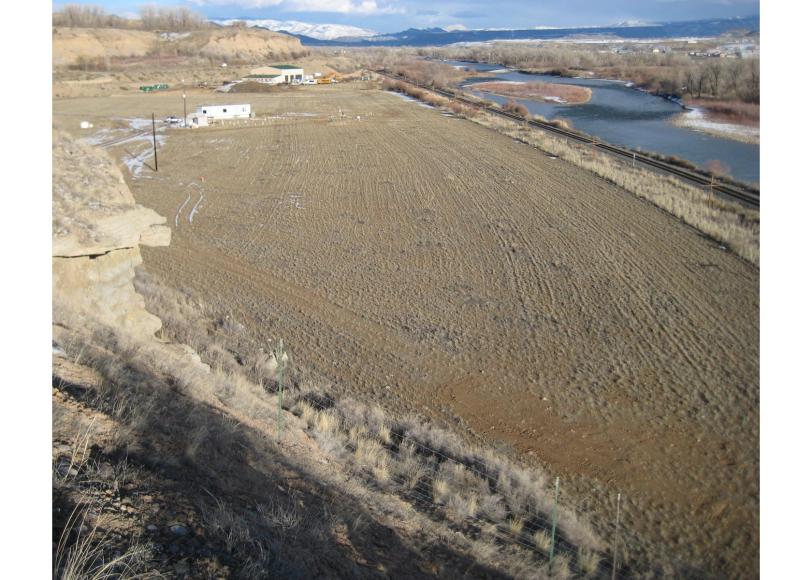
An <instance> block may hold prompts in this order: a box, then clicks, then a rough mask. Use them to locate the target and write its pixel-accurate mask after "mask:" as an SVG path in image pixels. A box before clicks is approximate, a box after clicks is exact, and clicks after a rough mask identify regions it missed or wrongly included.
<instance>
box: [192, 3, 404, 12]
mask: <svg viewBox="0 0 812 580" xmlns="http://www.w3.org/2000/svg"><path fill="white" fill-rule="evenodd" d="M192 1H193V2H194V3H195V4H197V5H199V6H239V7H240V8H254V9H256V8H270V7H274V6H278V7H279V8H281V9H282V10H284V11H285V12H334V13H339V14H398V13H401V12H403V10H402V9H400V8H397V7H395V6H393V5H392V4H390V3H388V2H383V3H379V2H378V0H192Z"/></svg>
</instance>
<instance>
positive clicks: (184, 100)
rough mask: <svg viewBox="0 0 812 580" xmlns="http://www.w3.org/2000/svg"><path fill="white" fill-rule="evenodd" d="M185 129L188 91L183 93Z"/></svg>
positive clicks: (184, 126)
mask: <svg viewBox="0 0 812 580" xmlns="http://www.w3.org/2000/svg"><path fill="white" fill-rule="evenodd" d="M183 128H184V129H185V128H186V91H183Z"/></svg>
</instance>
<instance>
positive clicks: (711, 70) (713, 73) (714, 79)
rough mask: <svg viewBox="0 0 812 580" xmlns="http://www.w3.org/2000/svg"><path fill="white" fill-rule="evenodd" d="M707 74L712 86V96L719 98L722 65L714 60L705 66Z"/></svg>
mask: <svg viewBox="0 0 812 580" xmlns="http://www.w3.org/2000/svg"><path fill="white" fill-rule="evenodd" d="M705 74H706V77H707V79H708V84H709V85H710V91H711V94H712V95H713V96H714V97H718V96H719V79H721V77H722V64H721V63H720V62H719V61H718V60H712V61H710V62H708V64H706V65H705Z"/></svg>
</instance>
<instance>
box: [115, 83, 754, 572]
mask: <svg viewBox="0 0 812 580" xmlns="http://www.w3.org/2000/svg"><path fill="white" fill-rule="evenodd" d="M342 91H343V92H342ZM293 101H295V102H290V99H288V98H287V97H285V98H284V99H278V98H276V97H265V96H263V97H262V98H261V99H259V98H258V103H259V104H258V105H257V107H256V108H257V110H258V111H259V110H262V107H267V109H265V110H266V111H268V112H271V113H273V112H285V111H293V110H295V111H299V112H311V111H313V112H316V113H319V114H320V115H321V117H320V118H319V119H315V118H290V119H284V120H281V119H280V120H278V122H276V121H275V122H274V123H273V124H269V125H267V126H263V127H259V128H251V129H244V128H240V129H228V130H223V129H216V130H213V131H211V132H207V131H201V132H195V133H194V134H192V132H185V133H184V134H182V135H178V136H177V138H176V137H175V136H174V135H173V136H172V138H170V139H169V140H168V142H167V144H166V146H165V148H164V150H163V155H164V159H163V160H162V172H161V173H159V174H156V175H155V176H152V177H151V179H150V180H142V181H139V180H132V179H130V181H131V183H132V185H133V189H134V193H135V195H136V198H137V199H138V201H139V202H141V203H143V204H144V205H147V206H149V207H153V208H154V209H156V210H157V211H159V212H161V213H164V214H166V215H170V216H171V215H172V214H173V213H175V214H176V215H178V214H177V213H176V212H177V211H178V207H179V206H180V205H181V203H182V202H183V197H181V199H178V197H179V195H178V191H179V188H178V186H177V180H178V179H181V178H182V180H183V181H185V182H194V181H195V180H197V179H199V177H200V173H202V174H203V175H204V176H205V180H206V181H205V185H206V198H205V201H204V202H203V205H204V207H205V210H204V211H203V212H198V213H197V216H196V217H195V220H194V227H192V228H189V227H186V228H179V229H178V231H177V232H176V235H175V236H174V237H173V243H172V245H171V246H170V247H169V248H166V249H164V248H162V249H160V250H155V249H146V250H145V251H144V256H145V263H146V265H147V268H148V269H150V270H152V271H153V272H156V273H157V274H156V275H158V274H159V275H160V277H161V278H163V279H165V280H167V281H168V282H170V283H172V284H173V285H176V286H190V287H193V288H194V289H195V291H196V292H197V293H199V294H200V295H201V296H202V298H203V299H204V300H205V301H206V302H209V303H212V304H219V305H222V307H224V308H227V309H229V310H231V311H233V312H235V313H236V314H237V315H238V316H240V317H241V320H243V321H244V322H245V324H246V326H247V327H248V329H249V335H250V337H251V341H252V344H254V345H256V346H257V347H258V346H260V345H265V346H267V344H266V339H267V338H269V337H271V336H278V335H281V336H284V337H285V339H286V342H288V343H289V344H290V345H291V346H292V348H294V354H295V359H296V360H297V361H298V364H302V365H304V366H306V370H307V372H308V373H310V374H308V375H307V376H308V377H314V378H318V380H319V381H320V380H322V379H327V380H329V381H331V382H335V383H336V388H338V389H341V390H344V391H350V392H354V393H356V394H359V393H360V394H364V395H365V396H370V397H373V398H375V399H376V400H378V401H379V402H381V403H383V404H384V405H385V406H388V407H390V408H393V409H397V410H398V411H402V410H406V409H412V410H418V411H420V412H423V413H426V414H430V415H432V416H434V417H442V418H448V417H450V416H451V415H450V413H452V412H453V413H455V414H456V415H459V416H460V417H462V418H463V419H465V420H466V421H467V423H468V425H469V426H470V428H471V429H473V430H474V431H476V432H478V433H480V434H482V435H483V436H485V437H486V438H489V439H493V440H498V441H506V442H509V443H511V444H513V445H515V446H516V447H517V448H519V449H522V450H533V451H534V452H535V453H536V454H537V455H536V456H537V457H539V458H541V460H543V461H544V462H547V463H549V464H550V465H552V466H553V467H554V469H555V471H556V472H557V473H558V472H560V473H562V474H565V475H567V474H571V475H572V477H573V478H575V479H573V482H575V481H577V480H578V478H580V477H583V478H586V481H589V482H595V484H596V485H598V484H599V485H607V486H622V488H623V490H624V491H625V492H627V493H628V494H630V495H632V496H634V497H635V498H636V502H637V503H636V504H635V506H629V507H628V510H629V513H628V516H629V521H634V522H635V524H634V525H635V526H636V528H635V529H636V531H635V533H636V534H638V536H637V537H639V538H640V540H639V543H638V544H636V545H638V546H642V547H640V548H639V549H640V550H644V551H645V550H654V549H655V548H654V547H653V546H655V545H660V546H665V548H664V549H663V551H664V552H669V553H670V554H677V555H678V556H679V557H681V558H683V559H685V561H690V562H704V564H703V566H705V568H704V569H707V570H711V571H716V570H724V571H725V574H726V575H729V576H736V575H737V573H736V571H737V570H738V571H742V570H746V569H747V567H748V566H749V565H750V564H751V563H752V562H751V560H752V550H738V549H736V548H730V546H733V545H740V543H736V542H740V540H741V538H744V537H745V535H744V534H743V532H742V530H744V529H745V528H747V527H748V526H752V524H753V521H755V522H757V511H755V512H754V511H753V510H750V511H749V512H748V511H747V510H744V511H743V512H742V510H733V509H730V508H727V509H726V510H723V511H721V512H719V513H720V514H721V515H720V516H719V517H717V518H715V519H714V521H713V522H711V523H707V522H704V523H702V524H701V525H700V524H699V523H697V521H698V520H697V518H696V517H695V516H692V515H691V514H696V513H706V512H707V511H708V510H710V509H714V510H715V509H717V504H719V503H720V502H721V505H722V506H723V507H724V505H725V503H726V504H729V503H730V501H732V500H726V499H725V498H726V497H727V498H733V497H735V498H739V497H752V496H753V494H754V493H755V494H757V489H758V488H757V477H755V479H754V476H753V475H752V473H751V471H752V465H756V471H757V445H758V438H757V434H758V416H757V412H755V410H754V409H756V407H754V406H753V403H752V401H753V400H754V398H755V400H757V392H758V271H757V270H754V269H753V268H751V267H748V266H746V265H743V264H742V263H741V262H740V261H738V260H736V259H735V258H733V257H732V256H730V255H729V254H726V253H724V252H721V251H720V250H719V249H718V247H717V246H716V245H715V244H713V243H712V242H709V241H708V240H707V239H704V238H702V237H700V236H698V235H697V234H696V233H695V232H693V231H692V230H690V229H689V228H687V227H686V226H684V225H683V224H681V223H679V222H678V221H677V220H675V219H673V218H671V217H670V216H667V215H665V214H664V213H663V212H662V211H660V210H658V209H656V208H654V207H653V206H651V205H650V204H648V203H646V202H643V201H641V200H639V199H637V198H634V197H633V196H631V195H630V194H628V193H626V192H623V191H622V190H620V189H618V188H617V187H615V186H613V185H611V184H609V183H607V182H605V181H603V180H600V179H597V178H595V177H594V176H592V175H590V174H587V173H585V172H583V171H581V170H579V169H577V168H575V167H573V166H571V165H569V164H567V163H565V162H563V161H562V160H560V159H559V160H552V159H549V158H548V157H547V156H546V155H544V154H543V153H540V152H538V151H536V150H533V149H532V148H530V147H527V146H525V145H522V144H519V143H516V142H515V141H512V140H510V139H507V138H505V137H502V136H499V135H497V134H495V133H493V132H492V131H489V130H487V129H485V128H483V127H479V126H477V125H473V124H471V123H467V122H465V121H459V120H450V119H447V118H445V117H442V116H441V115H439V114H438V113H437V112H436V111H431V110H427V109H423V108H420V107H417V106H414V105H413V104H410V103H402V102H401V101H398V100H397V99H395V98H393V97H390V96H388V95H380V94H378V95H377V96H375V95H374V94H373V92H368V93H366V92H364V93H361V92H357V91H356V92H353V91H350V90H345V89H344V88H340V89H338V90H337V91H331V92H329V93H327V92H325V93H324V94H323V95H319V96H318V97H311V96H310V95H307V97H306V98H303V99H301V100H296V99H294V100H293ZM263 103H265V104H263ZM339 106H340V107H341V108H342V109H343V110H344V111H346V112H347V113H348V114H351V113H354V114H362V115H363V114H365V112H364V111H365V110H367V109H369V110H371V111H372V112H373V113H374V119H368V118H365V119H364V120H362V121H356V120H355V119H354V118H353V119H350V120H343V121H329V120H328V119H329V116H330V115H334V114H335V111H337V109H338V107H339ZM294 107H295V108H294ZM209 136H217V138H222V139H228V140H230V141H231V142H230V143H225V142H224V143H222V144H218V148H217V149H216V152H217V154H216V155H214V156H212V157H211V159H210V163H208V164H206V165H205V166H200V167H199V168H198V167H190V163H189V159H190V151H191V152H192V153H193V154H194V155H200V154H202V153H203V152H204V151H205V150H206V146H205V145H202V144H201V140H202V139H204V138H208V137H209ZM201 159H202V158H201ZM164 168H166V169H164ZM169 175H172V176H173V177H172V178H171V180H170V179H169V177H168V176H169ZM166 191H169V192H171V193H170V194H167V193H166ZM181 191H182V190H181ZM290 194H299V195H301V197H300V198H296V200H293V201H292V200H290V199H288V197H287V196H289V195H290ZM180 195H183V194H180ZM191 197H192V199H191V200H190V201H189V202H188V204H187V206H186V207H184V208H183V212H182V214H183V215H181V219H182V218H183V216H184V215H185V214H186V213H187V212H188V210H189V204H192V203H193V202H195V201H196V199H197V196H194V195H192V196H191ZM300 202H301V203H300ZM297 204H298V205H299V207H297ZM179 221H180V220H179ZM187 221H188V220H187ZM511 250H515V252H514V251H511ZM700 264H711V265H713V267H707V268H706V267H700V266H699V265H700ZM731 351H732V352H731ZM384 385H390V386H391V387H392V389H391V390H382V388H383V386H384ZM707 385H712V386H713V388H712V389H709V388H708V387H707ZM702 396H704V397H705V399H704V401H703V399H702ZM530 427H532V429H530ZM697 439H701V440H702V442H701V443H698V442H697ZM754 449H755V450H756V455H755V459H754V456H753V453H754V452H753V450H754ZM754 461H755V463H754ZM629 465H634V466H635V468H634V469H630V468H629ZM638 466H639V467H638ZM572 485H575V483H572ZM584 485H585V488H589V486H590V485H592V484H591V483H589V484H584ZM590 489H591V488H590ZM748 505H749V504H748ZM718 509H722V508H718ZM610 512H611V506H608V507H607V514H608V515H607V517H611V516H612V515H613V514H612V513H610ZM714 513H715V512H714ZM625 517H626V516H625V515H624V518H625ZM748 518H749V519H748ZM700 519H701V518H700ZM710 528H712V530H713V533H708V530H709V529H710ZM675 538H680V541H679V542H678V541H676V540H675ZM736 538H739V540H736ZM747 541H748V542H749V541H750V540H749V539H748V540H747ZM755 541H756V542H757V539H756V540H755ZM646 546H647V547H646ZM687 546H691V548H690V549H688V548H687ZM739 575H741V574H739Z"/></svg>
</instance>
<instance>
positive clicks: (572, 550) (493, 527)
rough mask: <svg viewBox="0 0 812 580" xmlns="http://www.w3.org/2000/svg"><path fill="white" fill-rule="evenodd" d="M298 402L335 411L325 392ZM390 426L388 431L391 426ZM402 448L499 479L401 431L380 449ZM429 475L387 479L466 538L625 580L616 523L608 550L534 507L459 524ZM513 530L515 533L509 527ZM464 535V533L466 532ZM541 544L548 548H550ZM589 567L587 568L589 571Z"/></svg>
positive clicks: (393, 455) (490, 469) (474, 462)
mask: <svg viewBox="0 0 812 580" xmlns="http://www.w3.org/2000/svg"><path fill="white" fill-rule="evenodd" d="M299 403H306V404H307V405H309V406H310V407H312V408H313V409H314V410H316V411H318V412H319V413H329V412H331V411H336V410H337V409H339V401H337V400H336V399H333V398H332V397H330V396H329V395H326V394H323V393H316V392H306V393H299V394H298V395H291V396H290V398H289V399H288V402H287V405H286V406H287V408H288V409H289V410H291V411H292V412H295V409H296V407H297V405H298V404H299ZM336 419H339V420H341V417H340V416H338V414H337V413H336ZM341 427H344V428H345V429H346V430H349V429H350V428H351V427H352V426H351V425H347V424H344V423H343V421H342V422H341V424H340V425H339V428H341ZM389 427H390V428H391V426H389ZM278 429H279V430H280V435H283V431H282V430H283V429H284V426H283V425H282V424H281V423H280V424H279V425H278ZM317 431H318V430H317ZM326 435H329V434H326ZM337 441H338V440H337V439H334V442H337ZM406 444H410V445H412V446H413V448H414V449H416V450H419V452H420V453H421V455H422V456H423V457H434V458H437V460H438V463H437V464H436V467H437V468H439V465H440V464H442V463H449V464H451V465H459V466H461V467H462V468H463V469H465V470H466V471H468V472H469V473H471V474H473V475H476V476H478V477H480V478H482V480H484V481H485V482H487V483H488V485H489V487H493V486H495V485H496V483H497V481H498V474H497V473H494V470H495V469H496V468H495V467H494V466H488V465H487V464H486V463H485V462H484V460H482V459H481V458H478V457H471V456H468V457H466V458H465V459H459V458H457V457H454V456H453V455H452V454H449V452H445V451H444V450H442V449H438V448H436V447H432V446H430V445H427V444H426V443H424V442H422V441H420V440H418V439H416V438H415V437H411V436H409V435H408V434H407V433H406V432H405V430H393V432H392V442H390V443H389V444H386V443H383V442H382V443H381V444H380V449H381V450H382V451H384V452H385V453H386V454H387V456H388V457H389V458H390V459H392V460H394V461H398V460H403V458H404V457H403V456H402V455H401V454H400V449H401V448H402V447H403V446H404V445H406ZM340 449H341V450H342V451H348V452H350V453H354V452H355V451H356V450H357V449H358V447H357V445H356V444H354V443H353V442H352V441H349V440H348V441H345V442H343V443H341V445H340ZM475 466H478V467H475ZM359 467H366V468H368V469H370V470H371V468H372V466H370V465H366V464H364V463H363V462H359ZM436 473H437V471H436V470H435V473H434V475H436ZM427 475H432V474H429V473H426V474H424V475H423V476H421V478H420V481H418V483H417V484H416V485H413V486H412V485H410V484H409V482H408V478H407V477H406V476H405V475H395V474H393V475H392V476H391V478H390V479H391V481H393V482H395V483H397V484H398V485H397V486H396V489H397V493H398V495H399V496H400V497H401V498H402V499H405V500H407V501H408V502H409V503H411V504H412V506H413V507H416V508H418V509H420V510H421V511H423V512H425V513H427V514H428V515H430V516H434V517H435V518H437V517H439V518H441V519H442V520H443V521H444V522H447V523H452V524H455V525H456V526H457V527H458V528H459V531H461V532H462V533H463V534H465V535H466V537H469V539H472V540H475V539H476V538H472V537H471V536H473V535H478V536H480V537H481V536H482V534H485V533H486V534H489V535H491V536H492V537H493V538H494V539H496V540H498V541H500V542H502V543H503V544H504V545H514V546H517V547H519V548H522V549H525V550H527V551H529V552H530V553H532V554H533V555H534V556H535V557H536V558H538V560H539V564H540V565H541V566H547V567H548V571H551V570H552V568H553V567H554V566H566V567H567V568H569V567H570V565H571V564H572V565H574V567H575V568H576V569H577V570H581V571H582V572H587V571H588V572H589V574H588V575H589V576H591V577H601V578H627V577H629V576H628V574H629V572H630V571H629V569H628V567H627V566H626V565H625V563H623V562H622V561H620V559H619V554H618V537H619V528H618V526H619V520H618V521H617V522H615V523H614V527H613V530H614V539H613V541H612V542H607V545H609V546H611V547H612V549H611V551H606V550H600V551H599V550H593V549H588V550H583V549H579V548H578V546H576V544H575V543H574V542H573V541H571V540H569V539H563V538H561V535H560V528H559V533H558V534H556V533H555V532H554V531H553V529H554V527H555V525H556V523H550V521H549V518H548V517H547V516H546V514H543V513H541V510H540V509H538V508H537V509H536V510H533V511H531V510H525V511H519V510H514V509H511V508H510V507H509V506H508V505H504V506H503V508H504V517H503V518H499V519H496V518H492V517H489V516H488V515H486V514H484V513H481V512H480V511H477V512H476V515H474V516H470V515H465V516H462V517H459V518H457V520H458V521H457V522H455V521H454V520H453V519H452V518H450V517H449V516H448V515H447V514H446V513H444V510H445V509H447V507H448V506H447V505H446V504H445V501H444V500H443V499H441V498H438V497H436V496H435V495H434V493H433V491H432V489H430V488H429V485H428V483H427V482H425V481H423V480H424V479H425V478H426V476H427ZM369 478H370V479H371V480H375V479H376V478H375V475H374V472H373V473H372V474H370V476H369ZM421 483H422V485H421ZM553 506H554V508H553V509H554V510H557V509H560V508H559V506H558V501H557V497H556V500H555V501H554V503H553ZM564 509H565V513H566V512H569V513H571V514H575V515H577V516H578V517H579V520H580V521H581V522H586V523H587V524H588V526H589V528H590V530H592V529H594V525H593V522H592V520H593V517H594V516H593V515H592V514H588V513H586V512H584V511H582V510H578V509H575V508H571V507H569V506H567V507H565V508H564ZM517 522H518V523H517ZM512 527H514V528H515V529H511V528H512ZM466 532H468V533H467V534H466ZM539 533H543V534H546V536H543V537H542V538H541V539H539V538H538V536H537V534H539ZM565 535H566V534H565ZM544 544H549V547H547V546H545V545H544ZM590 552H591V553H593V554H594V556H593V557H594V558H599V559H598V560H593V561H592V565H591V566H589V561H588V560H586V558H587V557H588V553H590ZM551 555H552V559H551ZM562 556H565V557H567V558H569V561H570V563H571V564H570V563H567V562H564V561H563V560H561V557H562ZM587 566H589V567H588V568H587ZM584 568H587V570H584ZM570 571H571V570H570Z"/></svg>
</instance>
